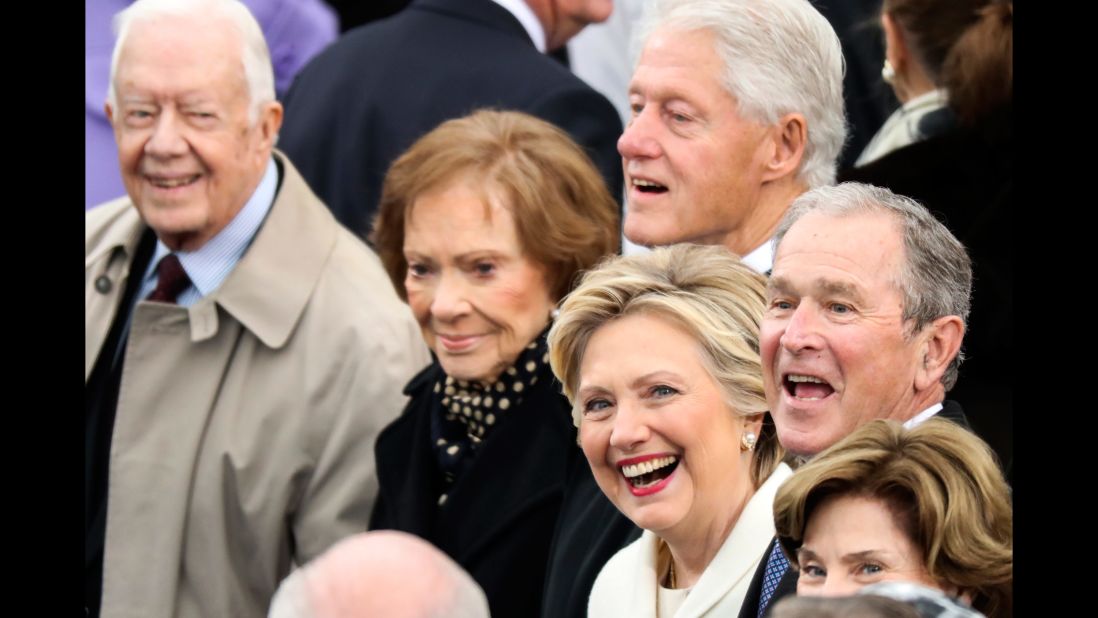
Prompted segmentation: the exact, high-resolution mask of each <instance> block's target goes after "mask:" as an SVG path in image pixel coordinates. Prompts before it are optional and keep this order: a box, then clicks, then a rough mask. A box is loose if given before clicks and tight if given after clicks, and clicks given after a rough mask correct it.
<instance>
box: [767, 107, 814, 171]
mask: <svg viewBox="0 0 1098 618" xmlns="http://www.w3.org/2000/svg"><path fill="white" fill-rule="evenodd" d="M771 138H772V139H773V140H774V144H773V146H774V149H773V152H772V153H771V156H770V160H769V161H767V163H766V172H765V173H764V174H763V181H764V182H769V181H772V180H778V179H781V178H784V177H786V176H789V175H791V174H793V173H795V172H796V171H797V168H799V167H800V165H801V159H802V158H804V148H805V145H806V144H807V142H808V123H807V122H805V119H804V116H802V115H801V114H796V113H793V114H786V115H785V116H782V117H781V118H779V119H778V122H777V124H776V125H774V127H772V133H771Z"/></svg>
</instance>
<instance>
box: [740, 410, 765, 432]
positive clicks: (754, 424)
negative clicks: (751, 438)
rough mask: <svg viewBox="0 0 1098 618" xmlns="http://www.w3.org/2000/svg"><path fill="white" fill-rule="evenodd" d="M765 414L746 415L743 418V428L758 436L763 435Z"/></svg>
mask: <svg viewBox="0 0 1098 618" xmlns="http://www.w3.org/2000/svg"><path fill="white" fill-rule="evenodd" d="M765 416H766V415H765V414H755V415H753V416H744V417H741V418H743V430H744V431H750V432H751V433H753V434H755V435H756V436H761V435H762V427H763V418H764V417H765Z"/></svg>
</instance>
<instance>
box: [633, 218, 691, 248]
mask: <svg viewBox="0 0 1098 618" xmlns="http://www.w3.org/2000/svg"><path fill="white" fill-rule="evenodd" d="M622 232H623V233H624V234H625V238H627V239H628V240H629V242H631V243H633V244H634V245H640V246H642V247H662V246H664V245H672V244H675V243H677V242H680V241H679V240H678V239H676V238H674V236H673V235H672V234H668V233H667V232H668V229H667V228H666V227H664V226H660V225H659V223H658V222H657V221H651V220H648V221H640V222H637V221H636V220H634V223H633V224H632V225H630V219H629V215H626V218H625V225H624V226H622Z"/></svg>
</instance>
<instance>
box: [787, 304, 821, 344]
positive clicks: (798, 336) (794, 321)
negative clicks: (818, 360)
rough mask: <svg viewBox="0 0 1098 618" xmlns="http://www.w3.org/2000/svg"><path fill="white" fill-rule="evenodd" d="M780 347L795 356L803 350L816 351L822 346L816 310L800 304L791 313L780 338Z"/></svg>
mask: <svg viewBox="0 0 1098 618" xmlns="http://www.w3.org/2000/svg"><path fill="white" fill-rule="evenodd" d="M781 343H782V347H783V348H785V349H786V350H788V351H790V352H792V353H793V354H797V353H799V352H803V351H805V350H818V349H820V348H821V347H822V346H823V338H822V336H821V335H820V321H819V316H818V315H817V309H816V308H815V307H814V306H812V305H811V304H810V303H807V302H802V303H801V304H799V305H798V306H797V308H796V309H795V310H794V311H793V315H792V316H790V318H789V321H788V322H787V323H786V325H785V332H783V333H782V337H781Z"/></svg>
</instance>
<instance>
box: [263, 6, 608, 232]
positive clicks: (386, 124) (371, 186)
mask: <svg viewBox="0 0 1098 618" xmlns="http://www.w3.org/2000/svg"><path fill="white" fill-rule="evenodd" d="M284 104H285V106H286V112H285V119H286V120H285V123H284V124H283V125H282V129H281V131H280V134H279V141H278V145H279V148H281V149H282V150H283V151H284V152H286V154H288V155H289V157H290V158H291V159H292V160H293V161H294V164H295V165H296V166H297V168H298V169H299V170H300V171H301V175H302V176H304V177H305V180H306V181H308V183H309V186H310V187H312V189H313V191H314V192H316V194H317V195H318V196H320V198H321V200H323V201H324V202H325V203H326V204H328V207H329V208H331V209H332V212H333V213H335V215H336V218H337V219H339V221H340V222H341V223H343V224H344V225H346V226H347V227H348V228H350V229H351V231H353V232H355V233H356V234H359V235H364V232H365V231H366V230H367V228H368V226H369V224H370V219H371V218H372V217H373V213H375V212H376V210H377V202H378V200H379V198H380V196H381V183H382V179H383V178H384V176H385V173H386V171H388V169H389V165H390V163H391V162H392V161H393V160H394V159H396V157H397V156H399V155H400V154H401V153H402V152H404V151H405V150H406V149H407V148H408V147H409V146H411V145H412V143H413V142H414V141H415V140H416V139H417V138H419V137H420V136H422V135H423V134H425V133H427V132H428V131H430V130H431V129H433V128H435V127H436V126H438V125H439V124H440V123H441V122H443V121H445V120H449V119H451V118H458V117H461V116H464V115H467V114H469V113H470V112H472V111H474V110H476V109H478V108H482V107H495V108H500V109H509V110H518V111H523V112H527V113H529V114H532V115H534V116H537V117H539V118H542V119H543V120H547V121H549V122H551V123H553V124H555V125H557V126H558V127H560V128H562V129H564V130H565V131H566V132H567V133H569V134H570V135H571V136H572V139H574V140H576V142H578V143H579V144H580V145H581V146H583V147H585V149H586V150H587V153H588V154H589V155H590V156H591V157H592V159H593V160H594V162H595V164H596V165H597V166H598V168H599V171H600V172H601V173H602V175H603V177H604V178H605V179H606V182H607V186H608V187H609V188H610V193H611V195H614V196H615V197H616V196H619V195H620V194H621V188H622V182H623V181H622V169H621V157H620V156H619V155H618V151H617V140H618V137H619V136H620V135H621V120H620V119H619V117H618V114H617V112H616V111H615V109H614V107H613V106H612V105H611V104H610V102H609V101H608V100H606V97H604V96H602V95H601V94H599V93H597V92H595V91H594V90H592V89H591V87H590V86H588V85H587V84H585V83H584V82H583V81H581V80H580V79H579V78H578V77H576V76H575V75H573V74H572V73H571V72H570V71H569V70H568V69H567V68H565V67H564V66H563V65H562V64H561V63H559V62H557V61H555V60H553V59H552V58H549V57H547V56H545V55H544V54H541V53H538V51H537V49H536V48H535V47H534V44H533V43H532V42H531V41H530V38H529V36H528V35H527V34H526V31H525V30H524V29H523V27H522V25H521V24H520V23H519V22H518V20H517V19H515V18H514V16H512V15H511V14H510V13H509V12H507V10H506V9H504V8H502V7H500V6H499V5H497V4H495V3H494V2H492V1H491V0H416V1H415V2H413V3H412V4H411V5H410V6H409V7H408V8H406V9H404V10H403V11H401V12H400V13H397V14H396V15H394V16H393V17H390V18H387V19H382V20H380V21H376V22H371V23H369V24H366V25H364V26H362V27H359V28H355V29H354V30H352V31H350V32H348V33H346V34H345V35H344V36H343V37H342V38H340V39H339V40H338V41H336V42H335V43H333V44H332V45H331V46H330V47H328V48H327V49H326V50H324V51H323V52H322V53H320V54H319V55H318V56H317V57H316V58H314V59H313V60H312V61H311V62H310V63H309V64H308V65H307V66H306V67H305V68H304V69H303V70H302V71H301V73H300V74H298V76H297V78H296V79H295V80H294V83H293V85H292V87H291V88H290V90H289V92H287V94H286V97H285V101H284Z"/></svg>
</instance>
